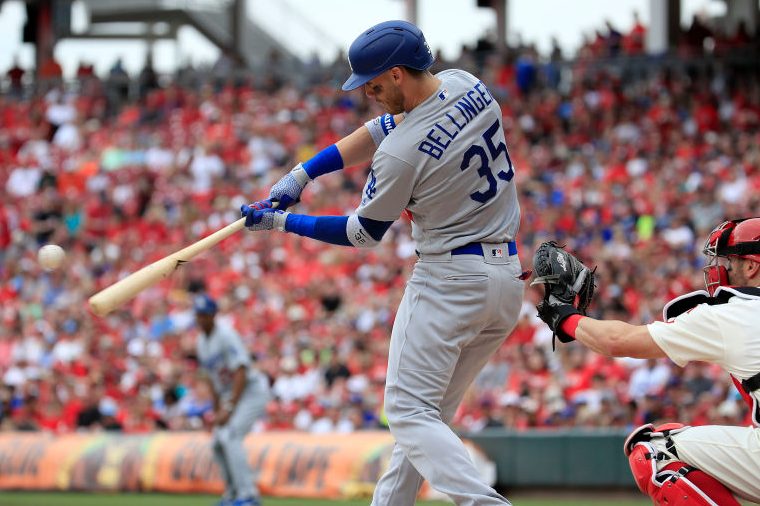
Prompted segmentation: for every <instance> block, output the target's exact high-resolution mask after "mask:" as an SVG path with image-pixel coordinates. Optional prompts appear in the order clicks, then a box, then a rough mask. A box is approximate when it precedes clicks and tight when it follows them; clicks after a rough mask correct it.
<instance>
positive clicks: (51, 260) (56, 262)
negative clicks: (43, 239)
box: [37, 244, 66, 271]
mask: <svg viewBox="0 0 760 506" xmlns="http://www.w3.org/2000/svg"><path fill="white" fill-rule="evenodd" d="M64 258H66V252H64V251H63V248H61V247H60V246H58V245H57V244H46V245H45V246H43V247H41V248H40V250H39V251H38V252H37V261H38V262H39V263H40V265H41V266H42V268H43V269H45V270H46V271H54V270H56V269H57V268H58V267H60V266H61V264H62V263H63V259H64Z"/></svg>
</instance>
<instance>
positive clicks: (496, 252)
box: [491, 248, 504, 258]
mask: <svg viewBox="0 0 760 506" xmlns="http://www.w3.org/2000/svg"><path fill="white" fill-rule="evenodd" d="M491 258H504V250H503V249H501V248H491Z"/></svg>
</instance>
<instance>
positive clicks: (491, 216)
mask: <svg viewBox="0 0 760 506" xmlns="http://www.w3.org/2000/svg"><path fill="white" fill-rule="evenodd" d="M436 77H438V78H439V79H440V80H441V81H442V83H441V86H440V87H439V88H438V91H437V92H436V93H435V94H434V95H432V96H430V97H429V98H428V99H427V100H425V101H424V102H422V103H421V104H420V105H418V106H417V107H415V108H414V109H413V110H412V111H411V112H408V113H407V114H406V117H405V119H404V121H403V122H402V123H401V124H399V125H398V126H397V127H396V129H395V130H393V131H392V132H391V133H390V134H389V135H388V136H387V137H386V138H385V139H384V140H382V142H381V143H380V145H379V147H378V149H377V152H376V153H375V155H374V158H373V160H372V170H371V172H370V175H369V177H368V180H367V184H366V186H365V188H364V193H363V198H362V203H361V205H360V206H359V208H358V209H357V215H359V216H362V217H365V218H371V219H374V220H380V221H392V220H395V219H397V218H398V217H399V214H400V213H401V212H402V211H403V210H404V209H408V210H409V211H410V212H411V214H412V217H413V220H414V223H413V226H412V228H413V237H414V239H415V240H416V243H417V248H418V250H419V252H420V259H419V262H417V264H416V265H415V267H414V271H413V273H412V276H411V278H410V279H409V282H408V284H407V286H406V291H405V292H404V296H403V299H402V301H401V305H400V307H399V309H398V313H397V315H396V320H395V323H394V326H393V332H392V337H391V344H390V353H389V364H388V374H387V380H386V389H385V411H386V415H387V417H388V421H389V424H390V428H391V432H392V433H393V435H394V437H395V440H396V446H395V448H394V450H393V454H392V457H391V464H390V468H389V470H388V471H387V473H386V474H385V475H384V476H383V477H382V479H381V480H380V481H379V482H378V485H377V488H376V490H375V495H374V498H373V501H372V504H373V505H375V506H381V505H382V506H389V505H393V506H398V505H412V504H414V502H415V497H416V495H417V493H418V490H419V487H420V485H421V483H422V478H423V477H424V478H425V479H427V480H428V481H429V482H430V484H431V485H432V486H433V487H434V488H435V489H437V490H439V491H441V492H444V493H446V494H448V495H449V496H450V497H451V498H452V499H454V501H455V502H456V503H457V504H465V505H475V504H477V505H491V504H509V502H508V501H507V500H506V499H505V498H504V497H502V496H501V495H499V494H498V493H496V492H495V491H494V490H493V489H492V488H491V487H489V486H488V485H486V484H484V483H483V482H482V481H481V479H480V478H479V475H478V473H477V471H476V469H475V467H474V465H473V464H472V462H471V460H470V458H469V456H468V454H467V450H466V448H465V446H464V445H463V443H462V442H461V440H460V439H459V438H458V437H457V435H456V434H455V433H454V432H453V431H452V430H451V429H450V428H449V426H448V425H447V424H448V423H449V422H450V421H451V419H452V417H453V416H454V413H455V411H456V408H457V406H458V405H459V403H460V402H461V400H462V397H463V395H464V393H465V391H466V390H467V388H468V387H469V385H470V384H471V383H472V381H473V379H474V378H475V376H476V375H477V374H478V372H479V371H480V370H481V369H482V367H483V366H484V365H485V364H486V362H487V361H488V359H489V357H490V356H491V355H492V354H493V353H494V351H495V350H496V349H497V348H498V347H499V346H500V345H501V343H502V342H503V340H504V338H505V337H506V336H507V335H508V334H509V333H510V332H511V331H512V329H513V328H514V326H515V323H516V321H517V317H518V314H519V310H520V305H521V302H522V297H523V288H524V286H523V282H522V281H521V280H520V279H519V276H520V274H521V268H520V264H519V260H518V258H517V255H513V256H510V255H509V253H508V249H507V245H506V244H504V243H506V242H507V241H511V240H514V239H515V236H516V233H517V229H518V225H519V220H520V210H519V206H518V202H517V192H516V190H515V185H514V182H513V181H511V179H512V178H511V174H512V167H511V166H510V163H509V162H508V154H507V151H506V145H505V141H504V133H503V129H502V126H501V109H500V107H499V105H498V104H497V103H496V101H495V100H494V99H493V97H491V95H490V93H489V92H488V90H487V89H486V87H485V86H484V85H483V84H482V83H480V82H479V81H478V79H476V78H475V77H474V76H472V75H470V74H468V73H467V72H464V71H461V70H447V71H444V72H441V73H439V74H437V76H436ZM462 97H467V98H465V99H463V98H462ZM463 100H464V103H461V101H463ZM457 104H459V106H457ZM471 109H474V110H475V111H476V112H475V113H473V112H472V111H471ZM368 127H370V132H371V133H372V134H373V138H376V139H377V138H378V137H377V131H376V130H375V131H373V129H372V128H371V126H370V125H368ZM431 131H432V133H431ZM424 143H428V144H424ZM442 146H445V148H443V147H442ZM473 146H475V147H473ZM436 148H438V149H437V150H436ZM426 151H427V152H426ZM430 153H433V154H434V155H438V158H436V156H433V155H431V154H430ZM494 192H495V193H494ZM471 195H473V197H471ZM352 220H354V226H353V231H356V232H359V233H358V234H352ZM360 230H361V229H360V227H359V224H358V219H357V218H356V217H355V216H354V217H352V218H350V219H349V234H348V236H349V240H351V241H352V242H354V243H355V244H356V242H360V241H361V240H362V237H361V233H360ZM472 242H480V243H484V244H483V253H484V256H477V255H454V256H452V255H451V254H450V251H451V250H453V249H455V248H458V247H461V246H464V245H466V244H468V243H472ZM357 245H358V244H357Z"/></svg>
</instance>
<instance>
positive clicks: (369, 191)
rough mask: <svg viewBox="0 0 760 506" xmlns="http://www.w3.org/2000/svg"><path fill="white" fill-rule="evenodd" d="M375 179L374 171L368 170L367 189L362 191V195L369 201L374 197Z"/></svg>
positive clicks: (375, 189)
mask: <svg viewBox="0 0 760 506" xmlns="http://www.w3.org/2000/svg"><path fill="white" fill-rule="evenodd" d="M376 186H377V178H376V177H375V171H374V169H369V179H368V180H367V187H366V188H365V189H364V194H365V195H366V196H367V198H368V199H369V200H372V198H373V197H374V196H375V193H376V192H377V188H376Z"/></svg>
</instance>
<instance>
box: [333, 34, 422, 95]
mask: <svg viewBox="0 0 760 506" xmlns="http://www.w3.org/2000/svg"><path fill="white" fill-rule="evenodd" d="M433 60H434V59H433V53H431V52H430V47H429V46H428V44H427V42H426V41H425V36H424V35H423V34H422V30H420V29H419V28H417V27H416V26H415V25H413V24H412V23H409V22H408V21H385V22H383V23H380V24H379V25H375V26H373V27H372V28H370V29H369V30H366V31H365V32H364V33H362V34H361V35H359V36H358V37H357V38H356V40H355V41H354V42H353V43H352V44H351V47H350V48H349V49H348V64H349V65H351V71H352V72H353V73H352V74H351V76H350V77H349V78H348V79H347V80H346V82H345V83H343V90H345V91H348V90H353V89H356V88H358V87H359V86H362V85H363V84H365V83H366V82H367V81H369V80H371V79H374V78H375V77H377V76H379V75H380V74H382V73H383V72H385V71H386V70H388V69H389V68H391V67H396V66H404V67H410V68H413V69H417V70H425V69H426V68H428V67H430V66H431V65H432V64H433Z"/></svg>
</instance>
